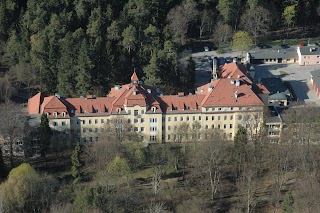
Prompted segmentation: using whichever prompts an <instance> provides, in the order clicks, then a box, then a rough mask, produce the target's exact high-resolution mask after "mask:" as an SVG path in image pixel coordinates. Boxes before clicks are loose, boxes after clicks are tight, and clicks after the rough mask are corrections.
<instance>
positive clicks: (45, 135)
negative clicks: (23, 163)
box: [37, 113, 52, 166]
mask: <svg viewBox="0 0 320 213" xmlns="http://www.w3.org/2000/svg"><path fill="white" fill-rule="evenodd" d="M51 137H52V130H51V128H50V126H49V120H48V118H47V116H46V114H44V113H43V114H42V115H41V122H40V126H39V128H38V138H37V139H38V146H39V149H40V154H41V157H43V158H44V159H45V161H46V166H47V159H46V156H47V151H48V148H49V145H50V141H51Z"/></svg>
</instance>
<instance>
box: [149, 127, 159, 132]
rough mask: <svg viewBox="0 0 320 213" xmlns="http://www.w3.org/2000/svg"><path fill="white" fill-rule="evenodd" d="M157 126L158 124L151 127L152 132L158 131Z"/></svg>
mask: <svg viewBox="0 0 320 213" xmlns="http://www.w3.org/2000/svg"><path fill="white" fill-rule="evenodd" d="M157 129H158V128H157V127H156V126H152V127H150V132H155V131H157Z"/></svg>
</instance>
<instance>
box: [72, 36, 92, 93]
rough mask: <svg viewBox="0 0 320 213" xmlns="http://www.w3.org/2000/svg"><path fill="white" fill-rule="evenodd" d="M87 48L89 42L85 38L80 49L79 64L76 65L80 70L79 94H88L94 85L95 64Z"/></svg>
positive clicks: (77, 88)
mask: <svg viewBox="0 0 320 213" xmlns="http://www.w3.org/2000/svg"><path fill="white" fill-rule="evenodd" d="M87 49H88V48H87V42H86V40H84V41H83V42H82V45H81V48H80V50H79V55H78V64H77V66H76V67H77V71H78V75H77V77H76V80H77V84H76V91H77V93H78V95H79V96H85V95H87V94H88V93H89V91H90V88H91V85H92V83H91V81H92V78H91V69H92V68H93V64H92V62H91V59H90V57H89V54H88V51H87Z"/></svg>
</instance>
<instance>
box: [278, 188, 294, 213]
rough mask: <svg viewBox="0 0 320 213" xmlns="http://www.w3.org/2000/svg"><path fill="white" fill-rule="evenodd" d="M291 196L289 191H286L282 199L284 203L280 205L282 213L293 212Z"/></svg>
mask: <svg viewBox="0 0 320 213" xmlns="http://www.w3.org/2000/svg"><path fill="white" fill-rule="evenodd" d="M293 203H294V200H293V196H292V192H291V190H290V191H288V192H287V193H286V195H285V197H284V201H283V203H282V205H281V206H282V212H283V213H292V212H293Z"/></svg>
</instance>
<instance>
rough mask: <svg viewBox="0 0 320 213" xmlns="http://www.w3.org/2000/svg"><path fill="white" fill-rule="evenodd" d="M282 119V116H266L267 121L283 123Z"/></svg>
mask: <svg viewBox="0 0 320 213" xmlns="http://www.w3.org/2000/svg"><path fill="white" fill-rule="evenodd" d="M281 122H282V120H281V118H280V116H272V117H266V123H281Z"/></svg>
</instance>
